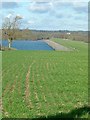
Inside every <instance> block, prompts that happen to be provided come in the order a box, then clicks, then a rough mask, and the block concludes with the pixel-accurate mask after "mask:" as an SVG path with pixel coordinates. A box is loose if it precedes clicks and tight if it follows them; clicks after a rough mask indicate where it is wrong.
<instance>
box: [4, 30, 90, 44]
mask: <svg viewBox="0 0 90 120" xmlns="http://www.w3.org/2000/svg"><path fill="white" fill-rule="evenodd" d="M7 38H8V36H7V35H5V31H4V30H2V39H7ZM51 38H63V39H71V40H79V41H85V42H88V32H87V31H68V30H59V31H46V30H29V29H25V30H16V31H15V34H14V39H16V40H41V39H51Z"/></svg>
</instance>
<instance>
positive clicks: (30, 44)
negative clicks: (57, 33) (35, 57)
mask: <svg viewBox="0 0 90 120" xmlns="http://www.w3.org/2000/svg"><path fill="white" fill-rule="evenodd" d="M2 45H3V46H8V41H7V40H3V41H2ZM12 47H13V48H16V49H18V50H53V48H52V47H50V46H49V45H47V44H46V43H45V42H43V41H42V40H38V41H29V40H14V41H13V42H12Z"/></svg>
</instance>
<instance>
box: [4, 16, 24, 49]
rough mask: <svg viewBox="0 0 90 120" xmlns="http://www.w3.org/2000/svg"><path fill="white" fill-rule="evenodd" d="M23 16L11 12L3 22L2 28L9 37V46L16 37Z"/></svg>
mask: <svg viewBox="0 0 90 120" xmlns="http://www.w3.org/2000/svg"><path fill="white" fill-rule="evenodd" d="M22 18H23V17H22V16H20V15H13V14H9V15H8V16H7V17H5V19H4V20H3V23H2V30H3V31H4V35H5V36H7V39H8V47H9V48H11V44H12V41H13V40H14V39H16V31H17V30H19V29H20V25H21V20H22Z"/></svg>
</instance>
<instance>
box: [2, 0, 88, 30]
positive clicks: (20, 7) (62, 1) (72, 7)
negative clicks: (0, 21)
mask: <svg viewBox="0 0 90 120" xmlns="http://www.w3.org/2000/svg"><path fill="white" fill-rule="evenodd" d="M24 1H25V2H24ZM78 1H79V2H78ZM88 2H89V0H13V1H12V0H11V1H10V0H7V1H6V0H3V2H2V11H0V16H1V17H2V18H4V17H6V16H8V15H10V14H12V13H13V12H14V13H15V14H19V15H21V16H23V21H24V23H25V24H27V26H28V27H29V28H30V29H38V30H66V29H67V30H88Z"/></svg>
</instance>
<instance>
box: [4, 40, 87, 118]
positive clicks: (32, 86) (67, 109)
mask: <svg viewBox="0 0 90 120" xmlns="http://www.w3.org/2000/svg"><path fill="white" fill-rule="evenodd" d="M54 41H56V42H58V43H60V44H62V45H65V46H68V47H70V48H71V47H72V48H75V50H73V51H68V52H64V51H23V50H22V51H17V50H16V51H3V52H2V101H3V114H2V116H3V117H4V118H6V117H8V118H40V117H47V118H50V117H53V118H58V117H59V118H63V117H66V118H68V117H73V118H78V117H79V118H86V117H88V114H89V110H88V107H87V105H88V45H87V44H86V43H84V42H77V41H69V40H68V41H64V40H60V39H54Z"/></svg>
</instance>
